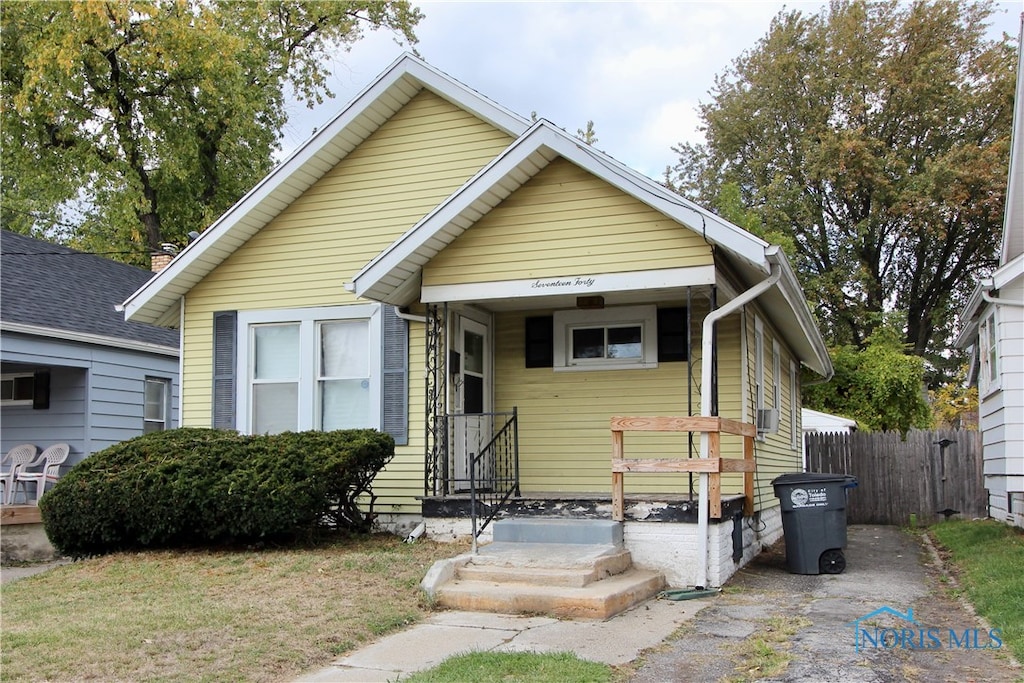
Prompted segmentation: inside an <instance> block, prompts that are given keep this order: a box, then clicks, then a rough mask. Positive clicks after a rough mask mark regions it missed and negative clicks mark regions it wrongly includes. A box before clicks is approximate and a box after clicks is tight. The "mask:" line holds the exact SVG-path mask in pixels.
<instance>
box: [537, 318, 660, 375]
mask: <svg viewBox="0 0 1024 683" xmlns="http://www.w3.org/2000/svg"><path fill="white" fill-rule="evenodd" d="M657 319H658V309H657V307H655V306H622V307H618V308H603V309H599V310H572V311H557V312H555V314H554V340H555V354H554V356H555V357H554V368H555V370H629V369H636V368H655V367H658V339H657Z"/></svg>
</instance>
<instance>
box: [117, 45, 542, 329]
mask: <svg viewBox="0 0 1024 683" xmlns="http://www.w3.org/2000/svg"><path fill="white" fill-rule="evenodd" d="M423 89H427V90H430V91H432V92H434V93H435V94H437V95H438V96H440V97H442V98H444V99H446V100H448V101H449V102H452V103H453V104H455V105H456V106H458V107H460V108H462V109H464V110H466V111H469V112H471V113H472V114H474V115H476V116H478V117H479V118H481V119H483V120H484V121H487V122H488V123H490V124H491V125H493V126H495V127H497V128H498V129H500V130H502V131H504V132H506V133H508V134H509V135H513V136H517V135H520V134H521V133H522V132H523V131H525V130H526V129H527V128H528V126H529V123H528V122H527V121H526V119H524V118H522V117H520V116H518V115H517V114H514V113H513V112H511V111H510V110H508V109H505V108H504V107H501V106H500V105H498V104H496V103H494V102H492V101H491V100H489V99H487V98H485V97H484V96H482V95H480V94H479V93H477V92H476V91H474V90H471V89H470V88H468V87H466V86H465V85H463V84H461V83H459V82H458V81H456V80H454V79H452V78H451V77H450V76H447V75H446V74H443V73H441V72H440V71H438V70H436V69H434V68H433V67H431V66H429V65H428V64H426V63H424V62H423V61H421V60H419V59H418V58H416V57H414V56H412V55H410V54H404V55H402V56H401V57H399V58H398V59H397V60H395V62H393V63H392V64H391V66H390V67H388V69H387V70H385V71H384V73H382V74H381V75H380V76H379V77H378V78H377V79H376V80H375V81H374V82H373V83H372V84H370V85H369V86H367V88H365V89H364V90H363V91H362V92H360V93H359V94H358V95H357V96H356V97H355V98H354V99H353V100H352V101H351V102H350V103H349V104H348V105H347V106H346V107H345V108H344V109H343V110H342V111H341V112H340V113H339V114H338V115H337V116H335V117H334V119H332V120H331V121H330V122H329V123H328V124H327V125H326V126H324V128H323V129H321V130H320V131H319V132H318V133H316V134H315V135H313V136H312V137H311V138H310V139H309V140H307V141H306V142H305V143H304V144H303V145H301V146H300V147H299V148H297V149H296V150H295V151H294V152H293V153H292V154H291V155H290V156H289V157H288V158H287V159H286V160H285V161H283V162H282V163H281V164H280V165H278V166H277V167H276V168H275V169H274V170H273V171H271V172H270V174H269V175H267V176H266V177H265V178H263V180H261V181H260V182H259V183H258V184H257V185H256V186H255V187H254V188H252V190H250V191H249V192H248V193H247V194H246V195H245V196H244V197H242V199H241V200H239V201H238V203H236V204H235V205H234V206H233V207H231V208H230V209H229V210H228V211H227V212H226V213H224V215H222V216H221V217H220V218H219V219H217V221H216V222H214V223H213V224H212V225H211V226H210V227H209V228H208V229H207V230H206V231H205V232H204V233H203V234H202V235H201V236H200V237H199V239H197V240H196V241H194V242H193V243H192V244H190V245H188V247H187V248H186V249H184V250H183V251H182V252H181V253H180V254H179V255H178V256H177V257H176V258H175V259H174V260H173V261H171V264H170V265H169V266H168V267H167V268H165V269H164V270H163V271H161V272H160V273H159V274H158V275H157V276H156V277H154V278H153V279H152V280H150V281H149V282H147V283H146V284H145V285H143V286H142V287H141V288H140V289H139V290H138V291H137V292H135V293H134V294H132V295H131V296H130V297H129V298H128V299H127V300H126V301H125V302H124V304H123V306H124V310H125V318H126V319H127V320H134V321H138V322H146V323H152V324H161V325H166V326H168V327H173V326H176V325H177V324H178V307H179V304H180V299H181V297H182V296H183V295H184V294H186V293H187V292H188V291H189V290H190V289H191V288H192V287H194V286H195V285H196V284H197V283H198V282H199V281H200V280H202V279H203V278H204V277H205V276H206V275H207V274H209V273H210V272H211V271H212V270H213V269H214V268H216V267H217V266H218V265H220V263H222V262H223V261H224V260H225V259H226V258H227V257H228V256H230V255H231V254H232V253H233V252H234V251H235V250H236V249H238V248H239V247H240V246H242V245H243V244H245V242H246V241H247V240H249V238H251V237H252V236H253V235H255V234H256V233H257V232H258V231H259V230H260V229H261V228H263V226H265V225H266V224H267V223H269V222H270V221H271V220H272V219H273V218H274V217H275V216H277V215H278V214H279V213H280V212H281V211H283V210H284V209H285V208H286V207H287V206H288V205H289V204H291V203H292V202H293V201H295V200H296V199H297V198H298V197H299V196H301V195H302V193H304V192H305V191H306V190H308V189H309V188H310V187H311V186H312V185H313V184H314V183H315V182H317V181H318V180H319V179H320V178H321V177H323V176H324V175H325V174H326V173H327V172H328V171H329V170H330V169H331V168H333V167H334V166H335V165H337V163H338V162H339V161H341V160H342V159H343V158H344V157H345V156H346V155H348V154H349V153H350V152H351V151H352V150H353V149H355V148H356V147H357V146H358V145H359V144H360V143H362V142H363V140H365V139H366V138H367V137H369V135H370V134H371V133H373V132H374V131H375V130H376V129H377V128H379V127H380V125H381V124H382V123H383V122H385V121H387V119H388V118H390V117H391V116H392V115H393V114H394V113H395V112H396V111H398V110H399V109H400V108H401V107H402V106H404V105H405V104H406V103H407V102H409V100H411V99H412V98H413V97H414V96H415V95H416V94H417V93H419V92H420V91H421V90H423Z"/></svg>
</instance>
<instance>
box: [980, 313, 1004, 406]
mask: <svg viewBox="0 0 1024 683" xmlns="http://www.w3.org/2000/svg"><path fill="white" fill-rule="evenodd" d="M997 332H998V331H997V329H996V314H995V311H993V312H992V313H990V314H989V315H988V316H987V317H985V318H984V319H982V321H981V324H979V325H978V356H979V358H978V360H979V362H980V364H981V372H979V373H978V392H979V393H980V394H981V395H982V396H984V395H986V394H988V393H989V392H991V391H995V390H996V389H998V388H999V386H1000V382H999V342H998V334H997Z"/></svg>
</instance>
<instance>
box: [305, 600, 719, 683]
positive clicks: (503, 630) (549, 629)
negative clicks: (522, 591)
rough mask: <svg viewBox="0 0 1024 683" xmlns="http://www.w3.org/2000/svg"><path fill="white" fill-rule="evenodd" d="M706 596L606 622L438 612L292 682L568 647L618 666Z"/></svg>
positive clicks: (334, 682)
mask: <svg viewBox="0 0 1024 683" xmlns="http://www.w3.org/2000/svg"><path fill="white" fill-rule="evenodd" d="M710 599H714V598H710ZM707 600H708V599H699V600H687V601H682V602H673V601H670V600H650V601H648V602H647V603H645V604H642V605H639V606H637V607H634V608H633V609H630V610H627V611H626V612H623V613H622V614H619V615H618V616H615V617H613V618H611V619H608V620H606V621H596V620H576V621H568V620H566V621H562V620H558V619H553V618H550V617H536V616H513V615H504V614H485V613H482V612H440V613H438V614H436V615H434V616H432V617H430V618H429V619H427V620H426V621H425V622H423V623H421V624H417V625H416V626H413V627H412V628H410V629H408V630H405V631H402V632H400V633H396V634H394V635H391V636H388V637H386V638H384V639H383V640H380V641H378V642H376V643H373V644H372V645H369V646H367V647H364V648H363V649H361V650H358V651H356V652H353V653H352V654H350V655H348V656H346V657H343V658H341V659H339V660H338V661H336V662H334V663H333V664H332V665H331V666H329V667H327V668H325V669H322V670H321V671H317V672H314V673H311V674H309V675H306V676H303V677H302V678H300V679H299V681H301V682H302V683H347V682H354V681H358V682H359V683H384V682H385V681H392V682H393V681H397V680H399V679H400V678H401V677H403V676H406V675H408V674H410V673H412V672H414V671H419V670H422V669H429V668H431V667H433V666H436V665H437V664H440V663H441V662H443V661H444V660H446V659H448V658H449V657H452V656H454V655H458V654H464V653H466V652H474V651H495V652H526V651H528V652H575V653H576V655H577V656H579V657H580V658H581V659H587V660H591V661H595V662H603V663H605V664H612V665H622V664H627V663H629V662H631V661H633V660H635V659H636V658H637V657H639V656H640V654H641V652H643V651H644V650H646V649H648V648H651V647H654V646H656V645H659V644H660V643H661V642H663V641H664V640H665V639H666V638H668V637H669V636H671V635H672V633H673V632H675V631H676V629H678V628H679V627H680V626H681V625H682V624H684V623H686V622H687V621H689V620H691V619H692V618H693V616H694V615H695V614H696V613H697V612H699V611H700V610H701V609H703V608H704V607H706V606H707V605H708V602H707Z"/></svg>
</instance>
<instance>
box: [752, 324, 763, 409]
mask: <svg viewBox="0 0 1024 683" xmlns="http://www.w3.org/2000/svg"><path fill="white" fill-rule="evenodd" d="M754 392H755V393H754V397H755V398H754V400H755V403H756V407H757V409H758V410H763V409H764V327H762V325H761V319H760V318H756V317H755V318H754Z"/></svg>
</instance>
